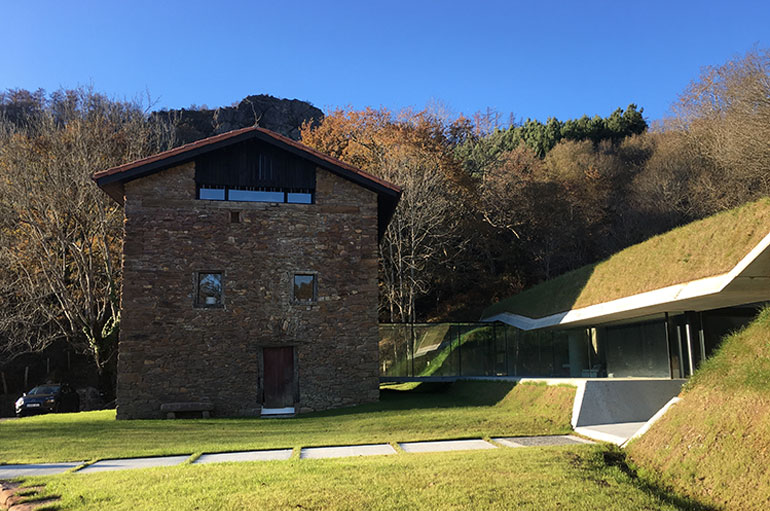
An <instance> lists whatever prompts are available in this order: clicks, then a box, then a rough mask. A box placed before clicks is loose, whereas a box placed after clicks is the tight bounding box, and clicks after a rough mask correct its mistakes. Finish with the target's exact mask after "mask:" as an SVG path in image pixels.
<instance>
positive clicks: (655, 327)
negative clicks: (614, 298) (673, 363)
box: [606, 321, 670, 378]
mask: <svg viewBox="0 0 770 511" xmlns="http://www.w3.org/2000/svg"><path fill="white" fill-rule="evenodd" d="M606 343H607V344H606V345H607V373H608V376H614V377H616V378H619V377H628V376H635V377H647V378H654V377H661V378H667V377H668V376H669V374H670V373H669V371H670V367H669V360H668V350H667V347H666V324H665V322H662V321H660V322H657V321H656V322H650V323H637V324H631V325H624V326H618V327H611V328H607V331H606Z"/></svg>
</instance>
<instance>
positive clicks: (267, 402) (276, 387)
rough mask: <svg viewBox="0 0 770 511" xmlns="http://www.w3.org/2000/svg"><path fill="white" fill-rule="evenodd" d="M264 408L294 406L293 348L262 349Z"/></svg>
mask: <svg viewBox="0 0 770 511" xmlns="http://www.w3.org/2000/svg"><path fill="white" fill-rule="evenodd" d="M262 360H263V363H264V375H265V376H264V389H263V390H264V403H263V404H262V406H263V407H264V408H287V407H292V406H294V347H293V346H287V347H280V348H262Z"/></svg>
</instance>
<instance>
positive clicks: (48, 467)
mask: <svg viewBox="0 0 770 511" xmlns="http://www.w3.org/2000/svg"><path fill="white" fill-rule="evenodd" d="M493 440H494V441H495V442H497V443H499V444H500V445H505V446H508V447H530V446H548V445H567V444H583V443H593V442H591V441H589V440H583V439H582V438H578V437H575V436H571V435H554V436H540V437H507V438H495V439H493ZM398 445H399V447H401V449H403V450H404V452H407V453H421V452H449V451H472V450H479V449H497V448H498V446H497V445H495V444H492V443H489V442H487V441H484V440H481V439H469V440H436V441H431V442H402V443H399V444H398ZM292 453H293V450H292V449H271V450H264V451H242V452H226V453H213V454H203V455H202V456H200V457H199V458H198V459H197V460H195V461H194V462H193V463H195V464H199V463H225V462H242V461H268V460H288V459H289V458H291V456H292ZM393 454H397V451H396V450H395V449H394V448H393V447H392V446H391V445H389V444H371V445H341V446H332V447H304V448H302V449H301V451H300V459H323V458H350V457H356V456H377V455H379V456H382V455H393ZM190 456H191V455H180V456H156V457H147V458H124V459H114V460H101V461H97V462H96V463H93V464H91V465H88V466H86V467H84V468H81V469H80V470H77V471H76V473H78V474H81V473H92V472H107V471H112V470H129V469H135V468H149V467H170V466H174V465H179V464H181V463H184V462H185V461H187V460H189V459H190ZM82 464H83V463H45V464H34V465H0V479H13V478H16V477H28V476H47V475H54V474H61V473H62V472H66V471H68V470H71V469H73V468H75V467H77V466H79V465H82Z"/></svg>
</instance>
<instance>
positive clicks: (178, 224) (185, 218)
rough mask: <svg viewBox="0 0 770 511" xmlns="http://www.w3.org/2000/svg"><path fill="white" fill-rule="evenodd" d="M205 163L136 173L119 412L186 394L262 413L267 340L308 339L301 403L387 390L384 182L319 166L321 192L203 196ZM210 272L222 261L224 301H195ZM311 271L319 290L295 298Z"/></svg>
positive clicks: (156, 407) (155, 410) (128, 226)
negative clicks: (383, 375) (371, 186)
mask: <svg viewBox="0 0 770 511" xmlns="http://www.w3.org/2000/svg"><path fill="white" fill-rule="evenodd" d="M194 175H195V168H194V163H189V164H185V165H181V166H178V167H175V168H172V169H168V170H165V171H162V172H159V173H157V174H154V175H151V176H148V177H145V178H142V179H138V180H135V181H130V182H128V183H126V185H125V234H124V236H125V238H124V249H123V251H124V254H123V295H122V307H123V312H122V321H121V335H120V351H119V353H120V354H119V359H118V388H117V399H118V401H117V403H118V411H117V415H118V418H119V419H130V418H159V417H161V416H162V414H161V412H160V405H161V404H162V403H164V402H176V401H211V402H213V403H214V406H215V411H214V415H215V416H237V415H254V414H257V413H259V410H260V406H261V402H262V393H261V390H262V389H261V388H260V381H261V380H260V378H261V374H260V371H261V362H260V358H261V356H262V347H265V346H294V347H295V353H296V368H295V370H296V375H297V384H298V398H299V401H298V402H297V403H296V404H295V406H296V407H298V411H300V412H308V411H313V410H322V409H327V408H333V407H341V406H349V405H355V404H359V403H364V402H370V401H375V400H377V398H378V382H379V378H378V348H377V339H378V336H377V293H378V290H377V197H376V194H375V193H374V192H371V191H369V190H366V189H364V188H362V187H360V186H358V185H355V184H353V183H351V182H349V181H346V180H344V179H342V178H340V177H338V176H336V175H335V174H332V173H331V172H328V171H326V170H324V169H321V168H319V169H317V185H316V203H315V204H267V203H244V202H217V201H202V200H196V199H195V182H194ZM232 211H239V212H240V222H239V223H231V212H232ZM198 271H221V272H222V273H223V281H224V304H225V305H224V308H219V309H201V308H196V307H194V304H193V296H194V291H195V289H194V287H195V282H194V274H195V272H198ZM307 271H311V272H315V273H317V283H318V301H317V303H314V304H312V305H297V304H294V303H292V299H291V297H292V278H293V274H294V273H295V272H307Z"/></svg>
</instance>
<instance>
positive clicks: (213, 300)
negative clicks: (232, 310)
mask: <svg viewBox="0 0 770 511" xmlns="http://www.w3.org/2000/svg"><path fill="white" fill-rule="evenodd" d="M195 291H196V293H195V305H196V306H197V307H222V306H223V304H224V302H223V300H222V298H223V293H222V291H223V289H222V274H221V273H203V272H200V273H198V278H197V282H196V290H195Z"/></svg>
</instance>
